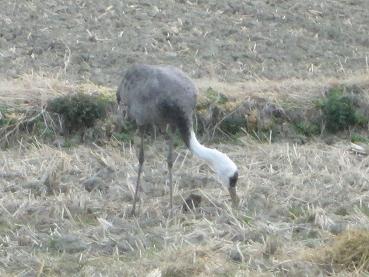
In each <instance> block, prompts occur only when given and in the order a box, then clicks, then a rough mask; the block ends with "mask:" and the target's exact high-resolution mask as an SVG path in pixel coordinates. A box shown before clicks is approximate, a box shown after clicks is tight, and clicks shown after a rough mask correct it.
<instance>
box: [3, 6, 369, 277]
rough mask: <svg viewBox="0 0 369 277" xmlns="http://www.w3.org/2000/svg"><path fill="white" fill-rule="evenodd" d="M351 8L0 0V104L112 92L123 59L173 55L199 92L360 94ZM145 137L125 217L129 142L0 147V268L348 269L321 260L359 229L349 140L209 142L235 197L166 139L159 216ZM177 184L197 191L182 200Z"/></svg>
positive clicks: (367, 31)
mask: <svg viewBox="0 0 369 277" xmlns="http://www.w3.org/2000/svg"><path fill="white" fill-rule="evenodd" d="M138 2H139V3H138ZM367 5H368V2H367V0H355V1H353V0H350V1H349V0H342V1H315V0H312V1H282V0H278V1H267V0H257V1H221V0H209V1H204V0H197V1H185V0H172V1H170V0H166V1H148V0H144V1H118V0H110V1H107V0H102V1H91V0H88V1H71V0H64V1H62V0H50V1H37V0H31V1H8V0H0V6H1V9H0V24H1V25H0V26H1V28H0V108H1V106H3V105H4V106H10V107H12V108H17V107H20V106H22V108H27V106H29V105H37V106H38V107H39V108H40V107H42V106H43V104H44V103H46V101H47V99H48V98H50V97H54V96H57V95H63V94H68V93H72V92H75V91H78V90H80V89H81V88H83V90H88V92H96V91H97V92H101V91H104V92H108V93H114V91H115V88H116V86H117V84H118V82H119V81H120V78H121V72H122V71H124V68H126V67H127V66H128V65H130V64H132V63H137V62H147V63H168V64H173V65H177V66H181V67H182V68H183V69H184V70H185V71H186V72H188V73H189V74H190V75H191V76H192V77H193V78H194V79H195V82H196V84H197V85H198V86H199V88H200V93H201V91H203V90H206V89H207V88H208V87H209V86H211V87H213V88H215V89H216V90H218V91H220V92H222V93H225V94H227V95H228V96H230V97H233V98H240V97H248V96H249V95H252V96H260V97H263V98H266V99H273V101H274V102H278V101H277V100H278V99H279V98H281V97H282V98H283V97H284V98H286V97H288V99H290V100H291V99H292V100H293V101H292V102H296V103H300V104H301V103H304V102H303V101H304V99H308V98H309V97H311V95H314V96H318V95H321V94H322V92H323V91H324V90H325V89H326V87H327V86H329V85H330V84H332V83H335V84H336V83H341V82H343V83H345V84H348V85H358V86H360V87H362V88H364V89H363V93H365V94H366V95H368V91H369V78H368V70H369V66H368V56H369V17H368V16H367ZM0 112H1V110H0ZM0 115H1V113H0ZM147 139H148V143H147V146H146V149H145V151H146V162H145V167H144V173H143V184H142V190H141V191H140V197H141V201H140V204H139V216H138V217H137V218H132V217H130V216H129V215H128V214H129V211H130V209H131V205H132V197H133V189H134V185H135V180H136V172H137V164H138V161H137V156H136V148H135V146H134V145H132V144H130V143H122V142H121V141H117V140H114V139H113V140H112V141H110V142H109V143H107V144H105V145H102V146H98V145H96V144H93V143H91V144H79V145H76V146H73V147H56V146H55V145H53V144H46V143H43V142H42V141H39V140H38V139H37V138H34V139H33V140H32V143H30V142H29V141H25V140H19V141H18V142H17V143H14V144H13V146H12V147H9V148H8V149H1V150H0V275H1V276H150V277H159V276H326V275H328V274H329V275H333V276H352V275H354V274H357V275H359V274H360V273H359V271H360V268H354V270H353V272H352V271H351V272H348V271H346V270H345V268H344V269H343V271H340V270H341V268H339V266H337V265H336V264H332V260H330V259H326V258H325V253H326V250H327V249H329V247H330V245H331V243H333V242H334V241H335V239H336V238H337V236H339V235H340V234H344V233H346V232H347V231H350V230H358V229H359V230H364V231H366V232H367V230H368V229H369V224H368V222H369V221H368V217H369V206H368V203H369V193H368V191H369V190H368V186H369V179H368V173H369V172H368V171H369V156H367V155H359V154H357V153H353V152H352V151H350V147H349V146H350V141H349V140H347V139H342V138H338V137H334V136H333V137H330V138H329V140H326V139H322V138H319V137H317V138H312V139H311V140H310V141H308V143H306V144H303V145H296V144H295V143H294V142H293V141H288V140H285V141H283V142H278V143H268V142H265V141H264V142H261V141H258V140H257V139H255V138H252V137H251V136H249V135H246V134H245V135H244V136H241V137H240V138H239V139H238V141H237V143H234V142H232V143H231V142H229V143H225V142H223V143H220V144H214V143H212V142H209V144H210V145H211V147H215V148H217V149H219V150H221V151H223V152H225V153H227V154H229V156H230V157H231V158H232V159H233V160H234V161H235V163H236V164H237V165H238V167H239V169H240V177H239V184H238V192H239V195H240V198H241V202H240V206H239V208H237V209H234V208H232V207H231V205H230V204H231V203H230V197H229V195H228V193H227V191H226V189H225V188H222V187H221V185H219V184H218V183H217V182H216V180H215V177H214V174H213V173H212V172H211V170H210V169H209V168H208V167H207V166H206V165H205V164H204V163H203V162H202V161H200V160H198V159H196V158H195V157H193V156H192V155H191V154H190V152H189V151H188V150H186V149H185V148H184V146H179V147H177V148H176V161H175V163H174V172H173V173H174V183H175V187H174V203H175V210H174V214H173V216H172V217H171V216H169V215H168V207H169V188H168V185H167V181H166V174H167V168H166V162H165V160H166V158H165V157H166V145H165V144H164V143H163V140H162V138H160V137H159V138H158V139H157V140H154V141H150V138H147ZM200 140H201V138H200ZM191 193H195V194H197V195H200V196H201V197H202V202H201V204H200V206H199V207H198V208H197V209H196V210H194V211H190V212H187V213H185V212H183V211H182V204H183V200H184V199H185V198H186V197H187V196H188V195H190V194H191ZM367 249H369V246H368V247H367ZM332 259H333V258H332Z"/></svg>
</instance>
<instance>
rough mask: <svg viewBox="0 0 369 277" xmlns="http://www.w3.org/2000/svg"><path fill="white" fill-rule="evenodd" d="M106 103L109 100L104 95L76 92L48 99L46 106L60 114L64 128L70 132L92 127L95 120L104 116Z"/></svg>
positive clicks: (107, 103)
mask: <svg viewBox="0 0 369 277" xmlns="http://www.w3.org/2000/svg"><path fill="white" fill-rule="evenodd" d="M108 105H109V100H108V99H106V98H104V97H99V96H93V95H87V94H84V93H77V94H75V95H72V96H62V97H58V98H55V99H52V100H50V101H49V103H48V108H49V110H50V111H51V112H54V113H57V114H59V115H61V116H62V118H63V121H64V129H65V130H66V131H67V132H68V133H71V132H73V131H77V130H79V129H83V128H85V127H87V128H90V127H93V126H94V125H95V123H96V121H97V120H99V119H103V118H105V117H106V114H107V107H108Z"/></svg>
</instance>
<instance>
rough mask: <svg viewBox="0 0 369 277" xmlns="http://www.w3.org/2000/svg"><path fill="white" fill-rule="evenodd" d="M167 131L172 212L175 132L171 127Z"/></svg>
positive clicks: (171, 205)
mask: <svg viewBox="0 0 369 277" xmlns="http://www.w3.org/2000/svg"><path fill="white" fill-rule="evenodd" d="M169 129H170V130H168V131H167V136H168V156H167V163H168V179H169V190H170V213H172V209H173V179H172V168H173V133H174V131H173V130H172V129H171V128H169Z"/></svg>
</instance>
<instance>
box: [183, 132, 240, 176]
mask: <svg viewBox="0 0 369 277" xmlns="http://www.w3.org/2000/svg"><path fill="white" fill-rule="evenodd" d="M189 148H190V150H191V152H192V153H193V154H194V155H196V156H197V157H199V158H200V159H202V160H205V161H206V162H207V163H208V165H209V166H210V167H211V168H212V169H213V170H214V171H215V172H216V173H217V174H218V175H222V174H223V173H225V172H223V171H224V170H233V169H234V170H235V169H236V166H235V164H234V163H233V162H232V160H231V159H230V158H229V157H228V156H227V155H226V154H224V153H222V152H220V151H218V150H216V149H211V148H208V147H205V146H204V145H202V144H200V143H199V141H198V140H197V138H196V135H195V133H194V132H193V131H191V137H190V147H189Z"/></svg>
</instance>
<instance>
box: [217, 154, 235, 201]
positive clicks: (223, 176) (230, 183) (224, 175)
mask: <svg viewBox="0 0 369 277" xmlns="http://www.w3.org/2000/svg"><path fill="white" fill-rule="evenodd" d="M214 169H215V172H216V174H217V175H218V177H219V179H220V181H221V182H222V184H223V185H224V186H226V187H227V188H228V191H229V194H230V196H231V198H232V203H233V205H234V206H238V204H239V202H240V200H239V198H238V196H237V192H236V185H237V181H238V168H237V166H236V165H235V163H234V162H233V161H232V160H231V159H230V158H229V157H228V156H227V155H225V154H223V153H222V158H221V159H220V160H218V163H217V164H216V166H214Z"/></svg>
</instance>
